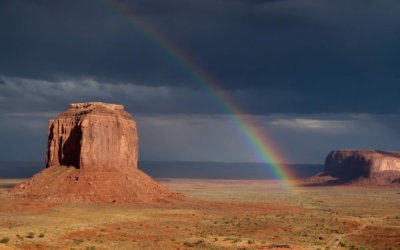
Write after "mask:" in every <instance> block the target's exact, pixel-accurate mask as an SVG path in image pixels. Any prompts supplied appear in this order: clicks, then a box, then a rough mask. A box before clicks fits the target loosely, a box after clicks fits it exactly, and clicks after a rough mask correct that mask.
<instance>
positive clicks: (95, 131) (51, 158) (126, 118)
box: [46, 102, 138, 170]
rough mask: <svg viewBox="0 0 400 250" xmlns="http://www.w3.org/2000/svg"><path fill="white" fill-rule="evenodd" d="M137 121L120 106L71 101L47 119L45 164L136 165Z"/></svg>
mask: <svg viewBox="0 0 400 250" xmlns="http://www.w3.org/2000/svg"><path fill="white" fill-rule="evenodd" d="M137 159H138V136H137V131H136V123H135V122H134V121H133V120H132V117H131V115H130V114H128V113H127V112H126V111H125V110H124V107H123V106H122V105H115V104H105V103H100V102H88V103H73V104H71V105H70V109H68V110H66V111H64V112H62V113H61V114H60V115H59V117H58V118H56V119H54V120H50V122H49V128H48V148H47V153H46V167H50V166H60V165H64V166H73V167H75V168H79V169H82V170H101V169H110V168H112V167H118V168H132V167H134V168H137Z"/></svg>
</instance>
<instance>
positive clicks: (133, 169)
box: [0, 102, 182, 203]
mask: <svg viewBox="0 0 400 250" xmlns="http://www.w3.org/2000/svg"><path fill="white" fill-rule="evenodd" d="M137 159H138V136H137V130H136V124H135V122H134V121H133V120H132V118H131V116H130V115H129V114H128V113H127V112H126V111H124V107H123V106H122V105H115V104H105V103H99V102H90V103H74V104H71V105H70V109H68V110H66V111H64V112H62V113H61V114H60V115H59V117H58V118H56V119H54V120H50V122H49V128H48V147H47V152H46V168H45V169H44V170H43V171H42V172H40V173H38V174H36V175H34V176H33V177H32V178H31V179H29V180H27V181H24V182H22V183H19V184H18V185H16V186H15V187H13V188H11V189H10V190H9V191H8V192H5V193H3V194H1V195H0V198H8V199H17V198H20V199H23V200H25V201H29V200H35V201H37V200H41V201H49V202H57V203H59V202H60V203H63V202H67V203H75V202H168V201H169V200H171V199H178V198H181V197H182V195H181V194H179V193H176V192H173V191H171V190H169V189H168V188H166V187H164V186H162V185H161V184H159V183H157V182H156V181H154V180H153V179H152V178H151V177H149V176H148V175H146V174H145V173H143V172H142V171H140V170H139V169H137Z"/></svg>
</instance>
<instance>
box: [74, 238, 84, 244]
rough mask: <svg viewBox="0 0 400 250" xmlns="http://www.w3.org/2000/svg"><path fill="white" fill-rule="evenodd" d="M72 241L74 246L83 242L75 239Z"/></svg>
mask: <svg viewBox="0 0 400 250" xmlns="http://www.w3.org/2000/svg"><path fill="white" fill-rule="evenodd" d="M72 241H73V242H74V243H75V244H81V243H82V242H83V239H80V238H76V239H72Z"/></svg>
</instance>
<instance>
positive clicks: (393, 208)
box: [0, 179, 400, 250]
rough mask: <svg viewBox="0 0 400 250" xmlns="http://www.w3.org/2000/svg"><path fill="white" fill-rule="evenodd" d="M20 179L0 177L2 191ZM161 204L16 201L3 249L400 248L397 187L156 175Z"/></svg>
mask: <svg viewBox="0 0 400 250" xmlns="http://www.w3.org/2000/svg"><path fill="white" fill-rule="evenodd" d="M20 181H22V180H0V192H6V190H7V189H8V188H10V187H12V186H13V185H14V184H16V183H18V182H20ZM158 181H159V182H161V183H162V184H163V185H165V186H167V187H169V188H170V189H172V190H175V191H178V192H181V193H183V194H184V195H185V196H186V197H185V198H183V199H181V200H177V201H172V202H170V203H163V204H144V203H141V204H139V203H138V204H129V205H124V204H115V203H112V204H97V205H96V204H80V205H77V204H75V205H57V206H51V207H48V206H45V204H38V203H26V204H19V205H18V206H15V205H13V204H11V203H10V204H8V203H7V202H5V201H0V202H1V203H0V249H70V250H71V249H321V250H322V249H400V210H399V207H400V199H399V198H400V189H399V188H366V187H348V186H320V187H318V186H317V187H296V188H295V189H294V190H286V189H285V188H283V187H282V186H281V183H280V182H278V181H229V180H223V181H222V180H221V181H218V180H188V179H159V180H158Z"/></svg>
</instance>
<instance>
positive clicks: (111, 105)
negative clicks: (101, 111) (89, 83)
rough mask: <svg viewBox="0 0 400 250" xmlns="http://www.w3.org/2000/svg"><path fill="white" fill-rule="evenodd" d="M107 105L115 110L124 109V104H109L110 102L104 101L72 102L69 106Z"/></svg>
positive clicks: (73, 107) (82, 107) (89, 106)
mask: <svg viewBox="0 0 400 250" xmlns="http://www.w3.org/2000/svg"><path fill="white" fill-rule="evenodd" d="M99 105H102V106H105V107H107V108H110V109H115V110H119V109H124V106H123V105H120V104H109V103H103V102H81V103H71V104H70V105H69V107H70V108H71V109H93V108H94V107H96V106H99Z"/></svg>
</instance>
